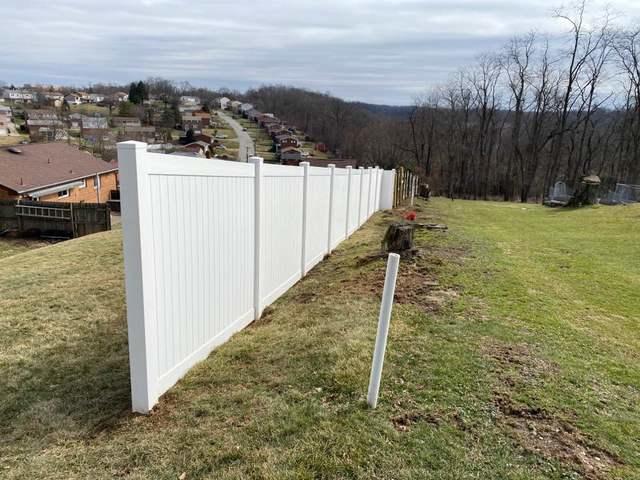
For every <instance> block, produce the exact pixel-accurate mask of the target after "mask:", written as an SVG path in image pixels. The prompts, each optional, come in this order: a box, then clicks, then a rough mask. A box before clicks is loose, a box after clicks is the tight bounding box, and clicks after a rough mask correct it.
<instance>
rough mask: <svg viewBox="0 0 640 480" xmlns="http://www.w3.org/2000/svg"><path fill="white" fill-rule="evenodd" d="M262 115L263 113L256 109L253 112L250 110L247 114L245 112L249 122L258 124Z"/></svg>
mask: <svg viewBox="0 0 640 480" xmlns="http://www.w3.org/2000/svg"><path fill="white" fill-rule="evenodd" d="M260 115H262V112H261V111H259V110H256V109H255V108H252V109H251V110H248V111H247V112H245V114H244V116H245V117H246V118H248V119H249V120H251V121H253V122H256V121H257V120H258V117H259V116H260Z"/></svg>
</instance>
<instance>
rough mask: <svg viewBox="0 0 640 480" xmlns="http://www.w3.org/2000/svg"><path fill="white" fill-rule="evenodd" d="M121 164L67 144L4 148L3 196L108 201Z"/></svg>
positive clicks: (0, 163)
mask: <svg viewBox="0 0 640 480" xmlns="http://www.w3.org/2000/svg"><path fill="white" fill-rule="evenodd" d="M117 174H118V167H117V165H116V164H113V163H107V162H104V161H102V160H99V159H97V158H96V157H94V156H93V155H91V154H89V153H87V152H83V151H80V150H78V149H77V148H76V147H74V146H71V145H68V144H66V143H34V144H31V145H20V146H19V147H11V148H5V149H0V198H6V199H19V198H28V199H35V200H42V201H56V202H71V203H78V202H92V203H96V202H97V203H104V202H106V201H107V200H108V199H109V193H110V191H111V190H116V189H117V185H118V180H117Z"/></svg>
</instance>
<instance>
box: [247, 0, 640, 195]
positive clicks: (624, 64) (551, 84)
mask: <svg viewBox="0 0 640 480" xmlns="http://www.w3.org/2000/svg"><path fill="white" fill-rule="evenodd" d="M555 17H556V18H557V20H558V21H559V22H562V24H563V25H564V26H566V27H567V32H568V33H567V34H566V35H565V36H564V37H563V38H553V39H549V38H547V37H546V36H544V35H539V34H536V33H529V34H526V35H523V36H519V37H516V38H513V39H512V40H511V41H510V43H509V44H508V45H506V46H505V48H504V49H503V50H502V51H499V52H494V53H490V54H485V55H482V56H481V57H480V58H479V59H478V61H477V63H476V64H474V65H471V66H470V67H468V68H464V69H461V70H460V71H459V72H458V73H457V74H456V75H454V76H452V78H451V80H450V81H449V82H448V83H447V84H445V85H442V86H440V87H438V88H435V89H434V90H433V91H432V92H430V93H429V94H428V95H425V96H424V97H423V98H420V99H418V100H416V103H415V105H414V107H413V108H412V109H411V110H410V112H409V114H408V115H407V117H406V118H404V119H398V118H397V115H394V113H397V110H396V111H392V112H386V111H385V108H379V107H374V106H367V105H366V104H358V103H349V102H344V101H342V100H340V99H337V98H335V97H331V96H330V95H324V94H319V93H313V92H308V91H304V90H300V89H295V88H289V87H283V86H269V87H262V88H260V89H257V90H251V91H249V92H247V95H246V96H247V97H248V98H249V100H250V101H252V102H254V103H256V104H257V105H259V106H260V108H262V109H265V111H273V112H274V113H276V114H277V115H279V116H281V117H282V118H284V119H286V120H288V121H290V122H292V123H294V124H296V125H297V126H299V127H301V128H303V129H305V131H307V132H310V134H311V135H313V136H314V137H317V138H319V139H322V140H323V141H325V142H326V143H328V144H329V146H330V147H331V148H333V149H335V150H336V151H337V152H338V153H339V154H344V155H347V156H353V157H356V158H359V159H360V160H361V161H362V163H364V164H377V165H381V166H385V167H388V166H397V165H405V166H407V167H410V168H413V169H416V170H418V172H419V173H420V174H421V175H422V176H423V177H424V178H425V180H426V181H428V182H429V183H430V184H431V186H432V188H433V189H434V190H435V191H436V192H437V193H440V194H444V195H448V196H451V197H462V198H474V199H480V198H482V199H487V198H503V199H505V200H514V199H518V200H521V201H523V202H524V201H530V200H533V199H541V198H543V196H544V195H545V193H546V192H547V191H548V188H549V186H550V185H552V184H553V183H554V182H555V181H557V180H563V181H564V182H565V183H566V184H567V185H568V186H569V188H576V187H577V186H578V185H579V183H580V181H581V179H582V178H583V176H586V175H590V174H594V175H598V176H599V177H600V178H601V179H602V181H603V184H604V186H605V188H606V187H611V188H614V186H615V183H616V182H626V183H638V182H639V181H640V28H636V29H632V30H624V29H620V28H618V27H616V26H615V25H614V24H612V22H611V21H610V19H609V17H608V15H607V13H606V12H604V15H603V16H602V17H601V18H600V19H598V20H595V21H594V20H593V19H592V18H588V15H587V12H586V11H585V5H584V4H580V5H579V6H578V7H577V8H575V9H574V10H572V11H558V12H556V14H555Z"/></svg>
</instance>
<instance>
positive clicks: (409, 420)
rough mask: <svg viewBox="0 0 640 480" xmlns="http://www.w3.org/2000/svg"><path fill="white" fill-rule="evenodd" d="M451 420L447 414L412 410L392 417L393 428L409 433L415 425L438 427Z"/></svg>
mask: <svg viewBox="0 0 640 480" xmlns="http://www.w3.org/2000/svg"><path fill="white" fill-rule="evenodd" d="M449 420H450V419H449V416H448V415H446V414H442V413H440V412H421V411H419V410H410V411H406V412H403V413H400V414H398V415H394V416H393V417H391V423H392V424H393V428H395V429H396V430H397V431H399V432H407V431H409V430H410V429H411V427H412V426H413V425H416V424H418V423H421V422H424V423H428V424H430V425H435V426H438V425H440V424H442V423H444V422H447V421H449Z"/></svg>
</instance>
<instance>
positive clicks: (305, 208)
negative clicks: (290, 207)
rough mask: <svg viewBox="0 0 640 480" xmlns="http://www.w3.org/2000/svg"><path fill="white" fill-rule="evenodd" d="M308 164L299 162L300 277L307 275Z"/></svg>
mask: <svg viewBox="0 0 640 480" xmlns="http://www.w3.org/2000/svg"><path fill="white" fill-rule="evenodd" d="M309 165H310V163H309V162H300V166H301V167H302V168H303V171H304V177H303V180H302V266H301V269H300V272H301V276H302V277H304V276H305V275H306V274H307V218H308V217H309Z"/></svg>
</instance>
